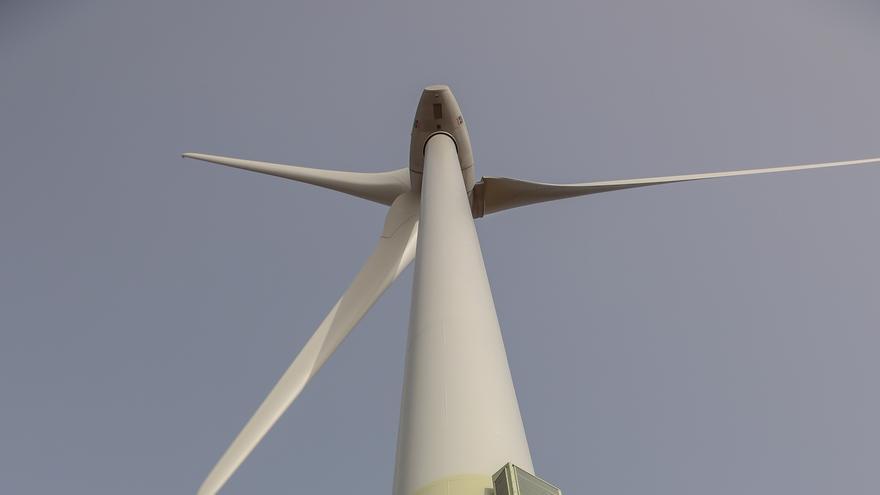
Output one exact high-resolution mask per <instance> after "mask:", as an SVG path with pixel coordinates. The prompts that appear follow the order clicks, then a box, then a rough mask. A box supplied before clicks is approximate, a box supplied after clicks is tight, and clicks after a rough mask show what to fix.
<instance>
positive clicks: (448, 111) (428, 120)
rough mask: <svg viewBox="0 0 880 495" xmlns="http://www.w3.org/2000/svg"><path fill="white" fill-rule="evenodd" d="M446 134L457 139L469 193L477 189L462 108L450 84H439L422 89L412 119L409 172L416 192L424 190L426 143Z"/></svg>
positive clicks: (459, 157) (472, 156) (459, 156)
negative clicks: (436, 135)
mask: <svg viewBox="0 0 880 495" xmlns="http://www.w3.org/2000/svg"><path fill="white" fill-rule="evenodd" d="M438 133H439V134H446V135H448V136H449V137H451V138H452V140H453V141H454V142H455V148H456V150H457V151H458V162H459V164H460V165H461V175H462V177H463V178H464V187H465V189H466V190H467V192H468V194H470V192H471V190H472V189H473V188H474V183H475V182H476V179H475V177H474V155H473V153H472V152H471V139H470V137H469V136H468V131H467V126H466V125H465V123H464V118H463V117H462V116H461V109H460V108H459V106H458V102H457V101H456V100H455V96H454V95H453V94H452V90H451V89H449V86H446V85H444V84H438V85H434V86H428V87H427V88H425V89H424V90H423V91H422V97H421V98H420V99H419V105H418V107H417V108H416V117H415V119H414V120H413V128H412V137H411V139H410V147H409V173H410V182H411V184H412V190H413V191H421V189H422V173H423V172H424V166H425V145H426V144H427V143H428V140H429V139H431V136H433V135H435V134H438Z"/></svg>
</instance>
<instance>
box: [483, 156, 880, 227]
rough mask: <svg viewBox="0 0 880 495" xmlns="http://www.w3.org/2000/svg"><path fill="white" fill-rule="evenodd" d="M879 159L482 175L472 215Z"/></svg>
mask: <svg viewBox="0 0 880 495" xmlns="http://www.w3.org/2000/svg"><path fill="white" fill-rule="evenodd" d="M872 163H873V164H876V163H880V158H868V159H865V160H851V161H846V162H829V163H814V164H810V165H791V166H786V167H770V168H753V169H748V170H733V171H730V172H711V173H706V174H689V175H670V176H667V177H647V178H643V179H624V180H608V181H600V182H585V183H580V184H546V183H543V182H531V181H527V180H520V179H508V178H506V177H484V178H483V180H482V181H481V182H480V183H479V184H477V187H476V188H475V194H474V205H473V213H474V216H475V217H481V216H483V215H488V214H489V213H495V212H498V211H503V210H509V209H510V208H516V207H518V206H526V205H530V204H534V203H543V202H545V201H553V200H556V199H564V198H573V197H575V196H585V195H587V194H596V193H600V192H607V191H617V190H620V189H630V188H633V187H645V186H656V185H659V184H671V183H674V182H687V181H692V180H701V179H715V178H719V177H735V176H739V175H755V174H770V173H775V172H793V171H795V170H810V169H814V168H829V167H843V166H846V165H868V164H872Z"/></svg>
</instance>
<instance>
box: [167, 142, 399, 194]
mask: <svg viewBox="0 0 880 495" xmlns="http://www.w3.org/2000/svg"><path fill="white" fill-rule="evenodd" d="M183 157H184V158H194V159H196V160H202V161H205V162H211V163H217V164H219V165H226V166H227V167H234V168H240V169H242V170H250V171H252V172H259V173H261V174H268V175H274V176H276V177H284V178H285V179H292V180H295V181H299V182H305V183H306V184H312V185H315V186H320V187H325V188H327V189H333V190H334V191H339V192H343V193H346V194H351V195H352V196H357V197H359V198H363V199H368V200H370V201H375V202H377V203H382V204H383V205H390V204H391V203H392V202H394V199H395V198H397V197H398V196H400V195H401V194H403V193H405V192H407V191H409V189H410V178H409V168H401V169H398V170H392V171H389V172H375V173H364V172H341V171H338V170H321V169H317V168H308V167H299V166H296V165H281V164H279V163H268V162H256V161H253V160H242V159H239V158H229V157H225V156H216V155H204V154H201V153H184V154H183Z"/></svg>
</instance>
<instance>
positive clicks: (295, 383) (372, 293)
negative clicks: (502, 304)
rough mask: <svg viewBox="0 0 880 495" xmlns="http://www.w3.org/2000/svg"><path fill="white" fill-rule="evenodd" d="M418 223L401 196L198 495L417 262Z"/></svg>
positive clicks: (214, 485)
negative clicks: (372, 245) (369, 247)
mask: <svg viewBox="0 0 880 495" xmlns="http://www.w3.org/2000/svg"><path fill="white" fill-rule="evenodd" d="M418 219H419V200H418V197H417V196H416V195H415V194H413V193H409V194H403V195H401V196H400V197H398V198H397V200H395V201H394V204H393V205H392V206H391V209H390V210H389V212H388V215H387V216H386V218H385V227H384V229H383V232H382V236H381V237H380V239H379V245H378V246H377V247H376V249H375V250H374V251H373V254H371V255H370V257H369V259H367V261H366V263H365V264H364V266H363V268H361V271H360V273H358V274H357V276H356V277H355V279H354V281H353V282H352V283H351V286H349V287H348V289H347V290H346V291H345V293H344V294H343V295H342V297H341V298H340V299H339V301H338V302H337V303H336V305H334V306H333V308H332V309H331V310H330V313H329V314H328V315H327V316H326V318H324V321H322V322H321V325H320V326H318V329H317V330H316V331H315V333H314V335H312V337H311V338H310V339H309V341H308V342H307V343H306V345H305V346H304V347H303V349H302V350H301V351H300V352H299V355H297V356H296V359H294V360H293V363H292V364H291V365H290V367H289V368H288V369H287V371H285V372H284V374H283V375H282V376H281V378H280V379H279V380H278V383H277V384H275V387H274V388H273V389H272V391H271V392H269V395H268V396H267V397H266V399H265V400H264V401H263V403H262V404H260V407H259V408H258V409H257V411H256V412H255V413H254V415H253V417H251V419H250V420H249V421H248V422H247V424H246V425H245V426H244V429H242V430H241V432H240V433H239V434H238V436H237V437H235V440H233V442H232V444H231V445H230V446H229V448H228V449H227V450H226V452H225V453H224V454H223V457H221V458H220V460H219V461H218V462H217V465H216V466H214V468H213V469H212V470H211V473H210V474H209V475H208V477H207V478H206V479H205V481H204V483H202V486H201V487H200V488H199V491H198V493H199V495H207V494H210V495H213V494H215V493H217V491H218V490H220V488H221V487H222V486H223V484H224V483H226V481H227V480H228V479H229V477H230V476H232V474H233V473H234V472H235V470H236V469H238V467H239V466H240V465H241V463H242V462H244V460H245V458H246V457H247V456H248V454H250V453H251V451H252V450H253V449H254V447H256V446H257V444H258V443H259V442H260V440H261V439H262V438H263V436H264V435H265V434H266V433H267V432H268V431H269V429H270V428H272V425H274V424H275V422H276V421H277V420H278V418H279V417H281V415H282V414H283V413H284V411H285V410H286V409H287V408H288V406H290V404H291V403H292V402H293V400H294V399H296V397H297V396H298V395H299V394H300V392H301V391H302V390H303V388H304V387H305V386H306V384H307V383H308V382H309V380H310V379H311V378H312V377H313V376H314V375H315V373H317V371H318V370H319V369H320V368H321V366H322V365H323V364H324V363H325V362H326V361H327V359H328V358H329V357H330V355H331V354H333V351H335V350H336V348H337V347H339V344H340V343H342V340H343V339H345V337H346V336H347V335H348V333H349V332H350V331H351V329H352V328H353V327H354V326H355V325H356V324H357V323H358V321H360V319H361V318H362V317H363V316H364V314H365V313H366V312H367V310H369V309H370V307H372V306H373V303H375V302H376V300H377V299H378V298H379V296H380V295H382V293H383V292H384V291H385V289H386V288H387V287H388V286H389V285H390V284H391V282H393V281H394V280H395V279H396V278H397V276H398V275H399V274H400V272H402V271H403V270H404V269H405V268H406V267H407V265H409V263H410V262H411V261H412V260H413V257H414V256H415V250H416V237H417V234H418Z"/></svg>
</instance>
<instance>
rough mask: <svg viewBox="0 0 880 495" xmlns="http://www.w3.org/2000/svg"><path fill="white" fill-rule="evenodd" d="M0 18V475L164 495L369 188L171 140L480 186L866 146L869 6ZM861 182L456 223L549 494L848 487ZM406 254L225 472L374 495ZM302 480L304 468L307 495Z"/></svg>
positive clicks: (263, 364)
mask: <svg viewBox="0 0 880 495" xmlns="http://www.w3.org/2000/svg"><path fill="white" fill-rule="evenodd" d="M34 3H35V2H2V3H0V151H2V155H0V166H2V169H0V173H2V175H0V492H3V493H10V494H12V493H15V494H38V493H62V492H63V493H83V494H86V493H88V494H92V493H102V494H103V493H107V494H111V493H112V494H117V493H131V494H156V493H194V491H195V489H196V487H197V486H198V484H199V483H200V482H201V481H202V479H203V477H204V476H205V475H206V474H207V472H208V470H209V469H210V468H211V466H212V465H213V464H214V462H215V461H216V460H217V458H218V457H219V455H220V454H221V453H222V451H223V450H224V449H225V448H226V446H227V445H228V443H229V442H230V441H231V439H232V438H233V436H234V435H235V434H236V433H237V432H238V430H239V429H240V428H241V426H242V425H243V424H244V422H245V421H246V420H247V418H249V417H250V415H251V413H252V412H253V411H254V409H255V408H256V406H257V405H258V404H259V402H260V401H261V400H262V398H263V397H264V396H265V394H266V393H267V392H268V390H269V388H270V387H271V386H272V385H273V384H274V382H275V380H276V379H277V378H278V377H279V376H280V374H281V373H282V372H283V370H284V369H285V368H286V367H287V365H288V363H289V362H290V360H291V359H292V358H293V357H294V355H295V354H296V353H297V352H298V350H299V348H300V347H301V346H302V344H303V343H304V342H305V340H306V339H307V338H308V336H309V335H310V334H311V333H312V331H313V330H314V328H315V326H316V325H317V323H318V322H319V321H320V320H321V319H322V318H323V316H324V314H325V311H326V310H327V309H329V308H330V306H331V305H332V304H333V302H334V301H335V300H336V298H337V297H338V296H339V294H340V293H341V291H342V290H343V289H344V288H345V287H346V286H347V285H348V283H349V282H350V280H351V278H352V277H353V275H354V274H355V273H356V271H357V269H358V267H359V266H360V264H361V263H362V262H363V260H364V259H365V258H366V256H367V255H368V254H369V252H370V250H371V249H372V245H373V243H374V239H375V237H376V235H377V233H378V231H379V229H380V227H381V224H382V218H383V215H384V213H383V208H382V207H380V206H377V205H373V204H368V203H364V202H362V201H360V200H357V199H354V198H350V197H347V196H342V195H339V194H336V193H333V192H330V191H325V190H321V189H316V188H313V187H310V186H306V185H302V184H297V183H293V182H289V181H284V180H282V179H277V178H271V177H266V176H260V175H257V174H249V173H245V172H241V171H236V170H230V169H225V168H222V167H218V166H212V165H208V164H204V163H199V162H194V161H183V160H181V159H180V158H179V154H180V153H181V152H183V151H201V152H208V153H216V154H225V155H232V156H241V157H248V158H253V159H262V160H271V161H279V162H287V163H297V164H304V165H310V166H316V167H324V168H339V169H348V170H362V171H373V170H383V169H391V168H398V167H401V166H405V165H406V160H407V154H408V141H409V128H410V124H411V119H412V115H413V112H414V110H415V104H416V102H417V100H418V97H419V94H420V91H421V88H422V87H423V86H425V85H428V84H432V83H447V84H450V85H451V86H452V88H453V90H454V91H455V94H456V96H457V97H458V99H459V102H460V103H461V106H462V109H463V112H464V115H465V118H466V119H467V120H468V123H469V129H470V132H471V137H472V139H473V144H474V153H475V157H476V161H477V174H478V175H503V176H514V177H521V178H528V179H538V180H546V181H582V180H599V179H614V178H628V177H640V176H651V175H668V174H676V173H689V172H700V171H715V170H725V169H732V168H748V167H761V166H772V165H778V164H796V163H809V162H818V161H832V160H844V159H856V158H865V157H871V156H880V99H878V88H880V64H878V54H880V34H878V33H880V30H878V29H877V26H878V24H880V7H877V6H876V4H874V3H873V2H870V1H838V2H820V1H808V0H803V1H788V0H761V1H757V0H745V1H741V2H701V1H696V0H672V1H667V2H652V1H602V2H595V1H591V2H571V3H546V4H545V3H541V4H540V5H539V4H538V2H535V3H534V4H526V3H524V2H523V3H516V4H508V3H504V2H473V3H470V2H433V3H430V4H423V3H415V2H402V1H401V2H396V3H388V2H386V3H379V4H368V3H367V2H363V3H362V2H350V3H336V2H327V3H322V2H247V3H245V2H241V3H240V4H238V3H234V2H226V1H222V2H171V1H155V2H119V1H82V2H42V3H41V4H40V5H33V4H34ZM878 191H880V167H876V168H870V167H862V168H858V167H857V168H851V169H839V170H831V171H815V172H803V173H796V174H784V175H773V176H764V177H752V178H733V179H725V180H719V181H708V182H701V183H691V184H679V185H671V186H667V187H657V188H649V189H643V190H633V191H623V192H617V193H611V194H605V195H597V196H592V197H588V198H583V199H579V200H577V199H575V200H569V201H565V202H559V203H555V204H551V205H538V206H532V207H528V208H524V209H521V210H515V211H511V212H506V213H501V214H498V215H493V216H490V217H487V218H485V219H483V220H482V221H480V223H479V225H478V229H479V231H480V235H481V241H482V244H483V251H484V256H485V258H486V264H487V268H488V270H489V276H490V279H491V280H492V283H493V290H494V294H495V298H496V305H497V309H498V312H499V317H500V320H501V324H502V329H503V331H504V337H505V340H506V344H507V348H508V356H509V358H510V364H511V369H512V372H513V375H514V380H515V382H516V385H517V392H518V396H519V398H520V403H521V409H522V412H523V416H524V421H525V425H526V431H527V433H528V436H529V441H530V445H531V447H532V455H533V458H534V461H535V466H536V469H537V471H538V474H540V475H541V476H542V477H545V478H546V479H548V480H550V481H552V482H554V483H556V484H558V485H560V486H561V487H562V488H563V489H564V491H565V492H566V493H568V494H644V493H653V494H670V495H672V494H675V495H682V494H705V493H712V494H714V495H726V494H729V495H739V494H742V493H749V494H780V493H785V494H798V495H809V494H816V495H819V494H823V495H824V494H829V493H845V494H848V495H861V494H865V495H867V494H872V495H873V494H876V493H878V490H880V470H878V465H880V423H878V420H877V418H880V388H878V383H877V378H878V376H880V359H878V356H877V355H878V349H880V305H878V301H880V264H878V255H877V253H878V252H880V234H878V228H877V224H878V213H880V195H878ZM411 276H412V275H411V270H410V271H408V272H407V273H406V274H405V275H404V276H403V277H402V279H401V280H399V281H398V283H397V284H396V285H395V286H393V287H392V288H391V289H390V290H389V291H388V293H386V295H385V296H384V297H383V299H381V300H380V302H379V303H378V304H377V305H376V306H375V307H374V308H373V310H372V311H371V312H370V313H369V314H368V315H367V317H366V318H365V319H364V320H363V321H362V323H361V325H360V326H359V327H358V328H357V329H356V330H355V332H354V333H353V334H352V335H351V336H350V337H349V339H348V340H347V341H346V343H345V344H344V345H343V346H342V348H341V349H340V351H339V352H338V353H337V354H336V355H335V356H334V357H333V359H332V360H331V361H330V362H329V363H328V365H327V366H326V367H325V368H324V369H323V370H322V371H321V372H320V373H319V374H318V376H317V377H316V379H315V380H314V382H313V383H312V385H311V386H310V387H309V388H308V389H307V390H306V392H305V393H304V394H303V395H302V396H301V397H300V399H299V400H298V401H297V402H296V403H295V404H294V406H293V407H292V408H291V409H290V410H289V411H288V413H287V414H286V415H285V416H284V417H283V418H282V419H281V421H280V422H279V423H278V424H277V426H276V427H275V428H274V429H273V430H272V431H271V432H270V434H269V435H268V436H267V437H266V439H265V441H264V442H263V443H262V444H261V445H260V447H259V448H258V449H257V450H256V451H255V452H254V454H253V455H252V456H251V457H250V458H249V460H248V461H247V462H246V463H245V464H244V466H243V468H242V469H241V470H240V471H239V472H238V474H236V475H235V476H234V477H233V479H232V480H231V481H230V482H229V484H228V485H227V490H226V492H225V493H230V494H232V493H312V492H322V493H323V492H330V493H354V492H358V493H377V494H379V493H388V492H389V491H390V488H391V480H392V474H393V466H394V445H395V437H396V433H397V417H398V412H399V411H398V408H399V399H400V388H401V383H402V371H403V353H404V346H405V335H406V324H407V319H408V312H409V291H410V285H411V281H412V279H411ZM328 484H329V485H330V486H328Z"/></svg>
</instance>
